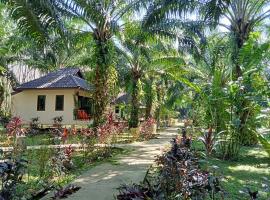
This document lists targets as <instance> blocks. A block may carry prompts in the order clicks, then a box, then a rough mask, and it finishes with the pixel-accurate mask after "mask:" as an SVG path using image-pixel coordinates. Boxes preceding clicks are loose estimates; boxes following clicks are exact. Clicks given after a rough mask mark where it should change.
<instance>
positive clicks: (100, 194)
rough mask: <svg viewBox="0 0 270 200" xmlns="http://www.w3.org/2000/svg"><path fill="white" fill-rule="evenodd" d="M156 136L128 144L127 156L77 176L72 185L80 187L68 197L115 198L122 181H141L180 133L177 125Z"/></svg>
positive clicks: (72, 199)
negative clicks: (158, 156)
mask: <svg viewBox="0 0 270 200" xmlns="http://www.w3.org/2000/svg"><path fill="white" fill-rule="evenodd" d="M159 134H160V135H159V136H158V138H157V139H152V140H149V141H145V142H135V143H132V144H126V145H125V146H124V148H125V149H130V150H131V153H130V154H128V155H120V156H118V157H117V164H111V163H104V164H101V165H98V166H96V167H94V168H92V169H90V170H89V171H87V172H85V173H83V174H82V175H81V176H80V177H78V178H77V179H76V180H75V181H73V184H75V185H78V186H80V187H81V189H80V190H79V191H77V192H76V193H74V194H72V195H71V196H69V198H68V199H70V200H112V199H115V198H114V196H115V195H116V194H117V192H118V191H117V188H118V187H119V186H120V185H121V184H124V183H126V184H129V183H139V182H140V181H142V180H143V178H144V176H145V173H146V171H147V169H148V168H149V166H150V165H151V164H152V163H153V162H154V160H155V156H156V155H158V154H160V153H161V152H162V149H163V148H164V147H166V146H169V141H170V139H171V138H172V137H174V136H175V135H176V134H177V127H172V128H168V129H166V130H164V131H162V132H159Z"/></svg>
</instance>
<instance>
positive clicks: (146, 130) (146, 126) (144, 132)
mask: <svg viewBox="0 0 270 200" xmlns="http://www.w3.org/2000/svg"><path fill="white" fill-rule="evenodd" d="M155 132H156V120H155V119H154V118H148V119H147V120H146V121H144V122H143V123H142V124H141V125H140V136H141V137H142V138H143V139H146V140H149V139H151V138H153V136H154V134H155Z"/></svg>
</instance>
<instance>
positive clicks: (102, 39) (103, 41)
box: [93, 32, 113, 127]
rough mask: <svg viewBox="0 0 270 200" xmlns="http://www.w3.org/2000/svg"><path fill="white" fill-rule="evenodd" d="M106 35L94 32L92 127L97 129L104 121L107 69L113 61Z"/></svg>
mask: <svg viewBox="0 0 270 200" xmlns="http://www.w3.org/2000/svg"><path fill="white" fill-rule="evenodd" d="M109 38H110V37H108V36H106V33H99V32H95V34H94V39H95V48H94V49H95V53H94V59H95V60H94V62H95V63H96V66H95V77H94V85H95V92H94V95H93V96H94V102H95V103H94V127H97V126H98V125H99V124H101V123H102V122H103V121H104V119H105V114H106V108H107V106H108V104H109V84H108V83H109V74H108V72H109V67H110V66H111V65H112V61H113V50H112V47H113V45H112V41H111V40H110V39H109Z"/></svg>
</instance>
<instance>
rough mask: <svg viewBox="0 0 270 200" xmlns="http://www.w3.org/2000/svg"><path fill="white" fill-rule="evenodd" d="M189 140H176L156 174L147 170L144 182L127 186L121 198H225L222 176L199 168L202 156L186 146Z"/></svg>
mask: <svg viewBox="0 0 270 200" xmlns="http://www.w3.org/2000/svg"><path fill="white" fill-rule="evenodd" d="M184 140H185V139H182V138H181V139H173V140H172V147H171V149H170V150H169V151H168V152H165V153H164V154H163V155H161V156H158V157H157V159H156V165H157V170H155V172H154V174H153V177H151V180H150V177H148V174H149V172H148V173H147V175H146V177H145V179H144V183H143V184H142V185H136V184H133V185H130V186H128V185H124V186H121V187H120V188H119V192H120V193H119V195H117V199H119V200H125V199H186V200H187V199H198V200H202V199H205V198H206V197H209V198H210V199H215V198H216V195H217V194H220V196H221V198H223V191H222V189H221V186H220V184H219V178H218V177H214V176H213V175H212V174H211V173H210V172H208V171H203V170H201V169H200V168H199V164H198V161H199V159H198V157H197V156H196V154H195V153H194V152H192V151H191V150H190V148H188V147H187V146H186V145H185V142H181V141H184Z"/></svg>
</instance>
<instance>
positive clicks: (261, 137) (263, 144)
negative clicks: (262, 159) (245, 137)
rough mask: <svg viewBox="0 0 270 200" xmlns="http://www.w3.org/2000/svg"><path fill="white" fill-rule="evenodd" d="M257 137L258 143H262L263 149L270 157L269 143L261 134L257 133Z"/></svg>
mask: <svg viewBox="0 0 270 200" xmlns="http://www.w3.org/2000/svg"><path fill="white" fill-rule="evenodd" d="M257 137H258V140H259V141H260V143H261V144H262V146H263V148H264V150H265V151H266V152H267V153H268V156H269V157H270V143H269V142H268V140H267V139H265V138H264V137H263V136H262V135H261V134H257Z"/></svg>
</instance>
